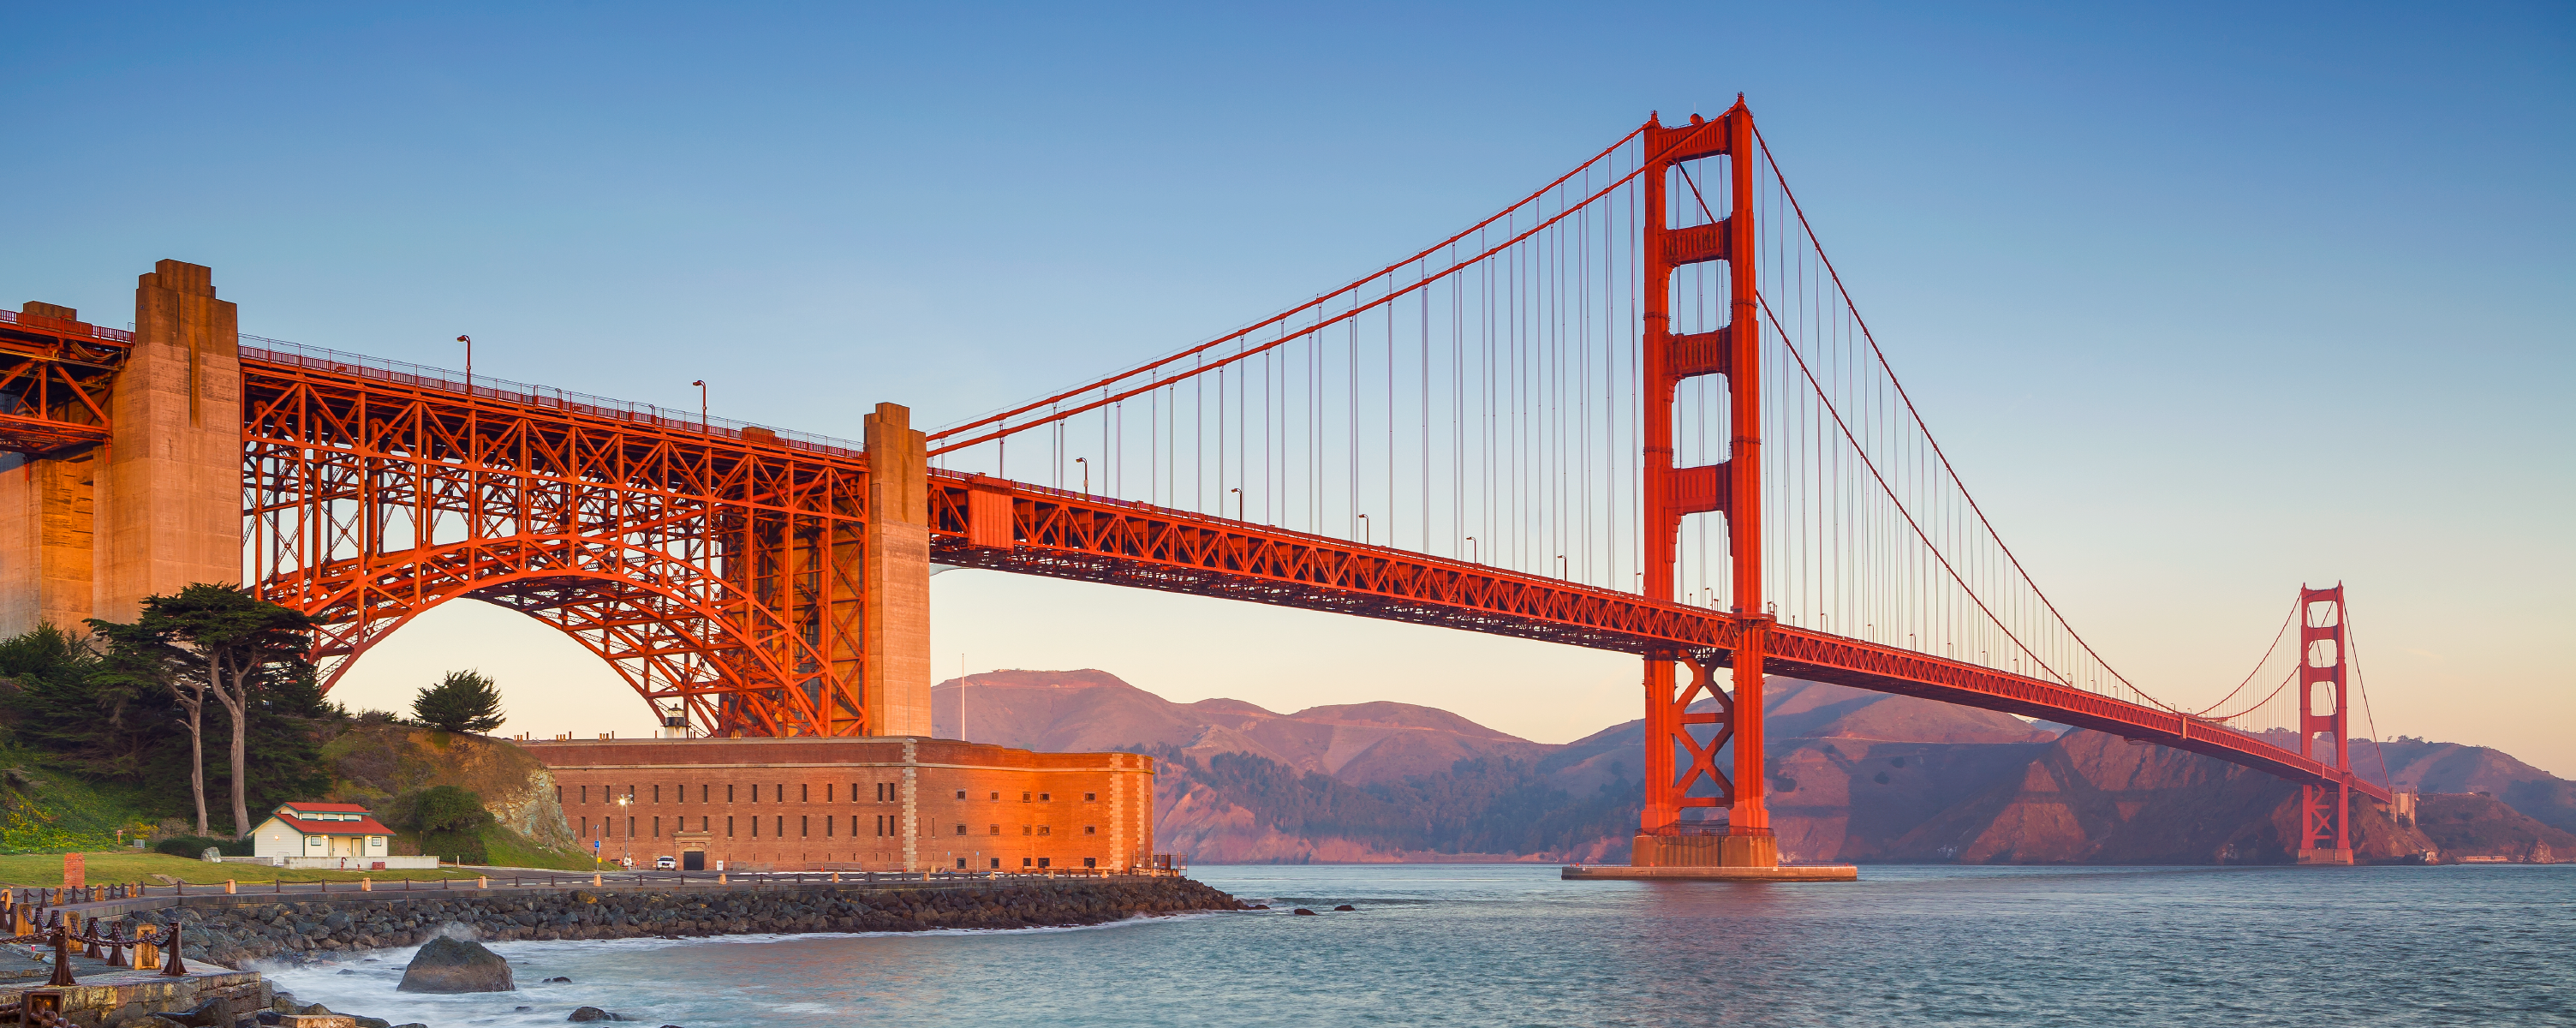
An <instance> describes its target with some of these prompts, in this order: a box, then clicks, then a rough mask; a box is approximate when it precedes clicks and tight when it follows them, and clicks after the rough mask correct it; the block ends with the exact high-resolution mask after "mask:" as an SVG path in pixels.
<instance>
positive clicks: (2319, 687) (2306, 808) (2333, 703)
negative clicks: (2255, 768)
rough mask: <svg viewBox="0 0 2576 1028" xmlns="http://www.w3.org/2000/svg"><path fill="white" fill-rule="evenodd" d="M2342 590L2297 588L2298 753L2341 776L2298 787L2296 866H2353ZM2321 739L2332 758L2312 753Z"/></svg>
mask: <svg viewBox="0 0 2576 1028" xmlns="http://www.w3.org/2000/svg"><path fill="white" fill-rule="evenodd" d="M2344 628H2345V621H2344V607H2343V585H2342V584H2341V583H2337V584H2336V585H2335V587H2334V588H2331V589H2310V588H2307V587H2304V586H2302V587H2300V589H2299V752H2300V753H2301V754H2302V755H2304V756H2310V757H2315V758H2316V759H2318V760H2320V761H2324V762H2327V763H2330V764H2332V765H2333V766H2334V767H2335V769H2336V770H2338V771H2341V772H2343V777H2342V780H2341V781H2339V782H2337V783H2336V784H2334V785H2333V786H2332V787H2328V786H2323V785H2316V784H2313V783H2310V784H2306V785H2301V786H2299V841H2298V843H2297V845H2296V847H2295V848H2296V850H2297V852H2298V857H2299V863H2302V864H2349V863H2352V836H2351V828H2350V826H2349V825H2348V824H2347V823H2346V822H2347V821H2348V820H2349V819H2350V816H2351V814H2352V754H2351V749H2352V733H2351V732H2350V731H2349V730H2348V727H2349V723H2348V721H2347V719H2346V717H2345V714H2346V712H2347V710H2348V709H2349V706H2348V703H2347V697H2348V695H2349V692H2350V690H2349V687H2348V683H2347V682H2346V681H2345V678H2344V666H2345V664H2346V662H2347V661H2348V660H2349V659H2350V654H2349V653H2348V652H2347V651H2348V650H2349V649H2350V648H2351V647H2350V645H2349V642H2350V639H2349V637H2348V636H2347V635H2346V634H2345V630H2344ZM2320 734H2322V735H2324V736H2326V737H2327V739H2328V740H2329V741H2330V743H2331V745H2332V746H2333V747H2334V756H2332V757H2331V758H2329V757H2326V756H2324V755H2322V754H2319V753H2318V752H2317V737H2318V736H2319V735H2320Z"/></svg>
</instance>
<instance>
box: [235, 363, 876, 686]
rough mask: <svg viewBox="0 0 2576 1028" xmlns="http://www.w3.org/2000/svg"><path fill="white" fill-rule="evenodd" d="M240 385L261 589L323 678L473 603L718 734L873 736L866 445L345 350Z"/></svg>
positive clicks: (268, 366)
mask: <svg viewBox="0 0 2576 1028" xmlns="http://www.w3.org/2000/svg"><path fill="white" fill-rule="evenodd" d="M242 378H243V402H244V420H243V429H242V432H243V445H244V454H243V457H244V460H243V480H242V488H243V514H244V519H245V520H244V526H243V541H244V546H245V550H246V551H247V553H246V557H247V564H248V569H249V572H248V573H249V581H251V582H253V583H255V584H256V586H257V588H258V589H259V590H260V591H261V593H262V594H263V595H265V596H267V597H269V598H270V599H272V600H275V601H277V602H279V603H283V604H287V605H289V606H293V607H296V608H298V609H300V610H304V611H306V612H308V613H311V614H314V615H316V616H318V617H320V618H321V619H322V620H323V622H324V623H325V625H326V628H325V629H324V631H323V633H322V637H321V639H320V640H319V642H318V644H317V646H316V648H315V655H316V656H317V657H318V658H320V659H321V660H322V661H323V662H324V665H325V668H326V674H327V675H328V676H329V677H330V679H334V680H336V678H337V677H338V675H339V674H341V673H343V672H345V671H346V670H347V668H348V666H349V663H350V661H351V660H353V659H354V658H356V657H357V656H358V655H359V654H361V653H363V652H365V651H366V649H367V648H368V647H369V646H372V645H373V644H374V643H375V642H377V641H379V640H381V639H383V638H384V637H385V636H386V635H388V634H390V633H391V632H392V631H393V630H395V629H396V628H398V627H400V626H401V625H402V624H404V623H405V622H407V621H408V620H409V619H410V618H411V617H413V616H415V615H417V614H419V613H420V612H422V611H426V610H429V609H431V608H433V607H436V606H438V605H439V604H442V603H445V602H447V601H449V600H453V599H458V598H470V599H478V600H483V601H486V602H491V603H497V604H500V605H503V606H507V607H512V608H514V609H518V610H521V611H523V612H526V613H529V614H531V615H533V616H535V617H537V618H538V619H539V620H542V621H545V622H547V623H549V624H552V625H554V626H555V627H556V628H558V629H560V630H562V631H564V632H566V633H567V634H569V635H571V636H572V637H573V638H575V639H576V640H577V641H579V642H580V643H581V644H582V645H583V646H585V647H587V648H589V649H590V650H591V651H592V652H594V653H597V654H599V655H600V656H601V657H602V658H603V659H606V660H608V661H609V662H610V663H611V664H613V665H615V666H616V667H617V669H618V671H619V673H620V674H621V675H623V676H625V678H626V680H627V682H628V683H629V684H630V685H632V686H633V687H634V688H635V689H636V691H637V692H638V693H639V694H640V695H642V696H644V697H645V698H646V699H648V700H651V701H653V702H654V703H655V704H656V706H657V707H663V706H665V705H668V704H673V703H677V704H682V705H685V706H687V707H688V708H689V711H690V713H691V714H692V715H693V719H694V720H695V721H696V722H697V723H699V724H701V725H707V726H711V727H712V728H713V730H715V731H717V732H720V733H736V732H739V733H746V734H756V735H863V734H867V733H868V731H869V724H868V714H867V710H868V707H867V705H866V703H865V702H864V698H863V697H862V696H861V694H860V681H861V677H860V668H861V665H862V664H863V662H864V660H865V655H864V653H863V652H862V650H863V647H862V645H861V629H860V623H859V619H860V613H861V606H862V604H861V591H862V590H861V588H860V583H859V581H858V574H859V567H858V565H859V561H860V553H861V548H862V540H861V536H862V533H863V530H864V528H865V522H866V517H867V511H866V496H867V491H866V473H867V469H866V459H865V455H864V454H863V453H862V452H860V451H859V450H858V449H857V448H856V447H851V446H846V445H842V446H835V445H832V444H830V443H828V442H815V441H810V440H802V439H794V440H791V439H786V438H782V437H781V436H780V435H779V434H778V433H776V432H774V431H770V430H765V429H761V428H759V427H757V426H731V427H718V426H712V425H706V424H698V423H688V422H681V421H678V420H676V419H673V418H670V417H667V416H665V415H663V414H661V413H660V412H659V411H655V410H652V409H651V408H637V407H630V406H623V405H613V404H609V403H606V402H595V401H593V400H592V398H588V397H575V396H573V395H571V394H563V393H559V392H554V393H550V392H547V391H533V390H529V389H524V388H503V387H497V386H493V385H489V384H484V385H473V386H469V385H467V384H466V383H463V382H459V381H454V380H451V379H449V378H447V377H446V376H444V375H443V374H440V373H437V372H433V371H431V370H430V369H425V368H409V367H404V366H398V365H391V364H387V363H385V362H379V361H372V360H368V359H365V358H359V357H354V356H350V355H346V354H332V353H328V352H316V351H310V350H301V349H298V350H292V351H290V350H262V349H252V348H248V347H245V348H244V350H243V353H242ZM326 685H327V681H326Z"/></svg>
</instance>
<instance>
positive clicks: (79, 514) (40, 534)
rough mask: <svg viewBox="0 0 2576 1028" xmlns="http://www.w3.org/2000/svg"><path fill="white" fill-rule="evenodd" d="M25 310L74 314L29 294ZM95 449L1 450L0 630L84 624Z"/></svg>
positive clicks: (62, 316) (74, 317)
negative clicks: (45, 452) (39, 453)
mask: <svg viewBox="0 0 2576 1028" xmlns="http://www.w3.org/2000/svg"><path fill="white" fill-rule="evenodd" d="M25 313H27V314H32V315H37V316H39V317H46V318H54V319H57V320H61V321H79V320H80V312H79V311H77V310H73V309H72V308H69V307H64V306H60V305H57V304H50V303H38V302H33V301H30V302H29V303H28V304H27V305H26V307H25ZM97 467H98V452H97V451H96V450H95V449H90V450H84V451H82V452H79V453H72V454H65V455H61V456H52V457H38V456H30V455H27V454H21V453H8V454H0V637H5V636H15V635H19V634H22V633H24V632H27V631H29V630H31V629H33V628H35V627H36V626H37V625H40V624H51V625H53V626H55V627H57V628H60V629H62V630H64V631H66V632H70V633H72V634H74V635H78V634H80V633H82V632H85V631H88V629H87V627H86V626H84V625H82V624H81V621H82V620H83V619H85V618H87V617H89V616H90V603H91V602H92V600H93V597H92V595H91V593H92V592H93V591H94V589H95V586H94V585H93V584H92V577H91V574H90V571H91V563H92V560H93V551H92V544H91V541H90V537H91V518H92V516H93V515H94V514H95V513H96V512H97V506H96V499H97V494H96V492H95V491H94V490H93V488H92V476H93V474H94V472H95V471H96V469H97Z"/></svg>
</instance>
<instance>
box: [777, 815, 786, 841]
mask: <svg viewBox="0 0 2576 1028" xmlns="http://www.w3.org/2000/svg"><path fill="white" fill-rule="evenodd" d="M778 837H779V838H781V839H784V838H786V837H787V815H785V814H780V815H778Z"/></svg>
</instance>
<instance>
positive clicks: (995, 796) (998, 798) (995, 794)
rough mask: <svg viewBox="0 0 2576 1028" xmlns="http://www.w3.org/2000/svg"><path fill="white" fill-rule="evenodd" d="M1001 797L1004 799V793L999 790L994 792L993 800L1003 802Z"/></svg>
mask: <svg viewBox="0 0 2576 1028" xmlns="http://www.w3.org/2000/svg"><path fill="white" fill-rule="evenodd" d="M1001 799H1002V794H1001V793H998V792H997V793H994V794H993V801H994V802H996V803H999V802H1001Z"/></svg>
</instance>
